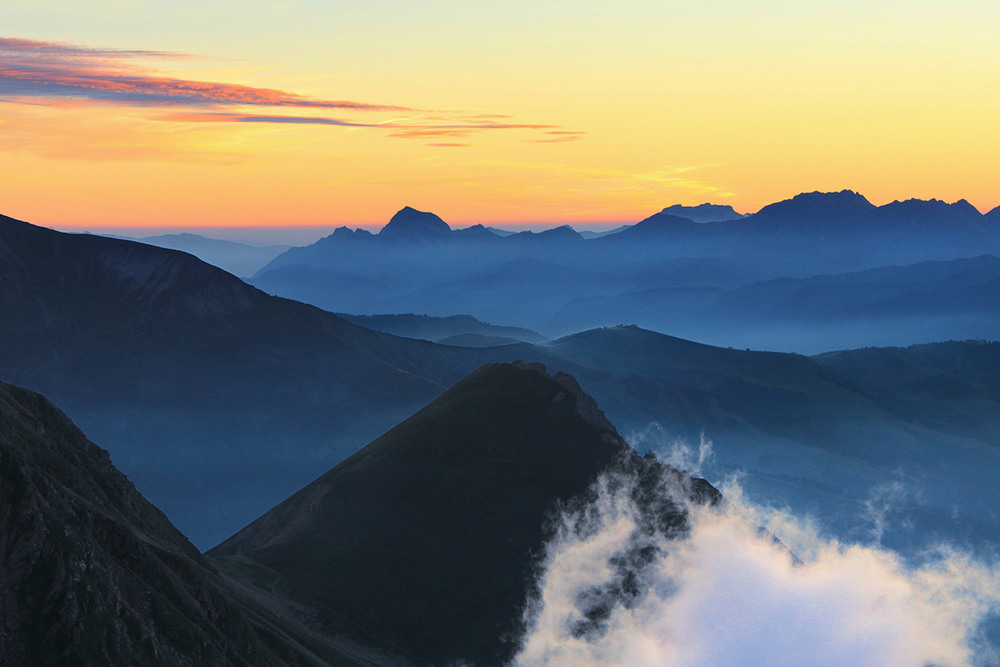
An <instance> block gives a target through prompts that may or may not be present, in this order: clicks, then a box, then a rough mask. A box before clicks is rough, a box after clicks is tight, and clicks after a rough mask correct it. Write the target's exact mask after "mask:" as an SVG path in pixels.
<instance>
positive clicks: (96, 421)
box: [0, 218, 481, 546]
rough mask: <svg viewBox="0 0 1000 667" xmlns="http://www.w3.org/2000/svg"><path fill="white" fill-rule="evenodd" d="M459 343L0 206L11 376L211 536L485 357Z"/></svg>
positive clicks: (2, 349)
mask: <svg viewBox="0 0 1000 667" xmlns="http://www.w3.org/2000/svg"><path fill="white" fill-rule="evenodd" d="M461 352H462V351H461V350H459V349H457V348H455V349H450V348H435V347H434V346H433V345H431V344H430V343H426V342H423V341H415V340H408V339H401V338H395V337H393V336H389V335H386V334H381V333H377V332H373V331H369V330H367V329H363V328H361V327H357V326H355V325H352V324H349V323H347V322H345V321H343V320H341V319H340V318H338V317H336V316H334V315H332V314H330V313H326V312H323V311H320V310H319V309H316V308H314V307H311V306H306V305H304V304H300V303H296V302H292V301H288V300H285V299H280V298H275V297H271V296H268V295H266V294H264V293H263V292H260V291H259V290H257V289H255V288H252V287H250V286H248V285H246V284H245V283H243V282H241V281H240V280H238V279H237V278H235V277H233V276H231V275H230V274H227V273H225V272H223V271H221V270H219V269H216V268H215V267H212V266H209V265H208V264H205V263H204V262H201V261H199V260H198V259H196V258H194V257H192V256H190V255H186V254H184V253H180V252H176V251H171V250H165V249H161V248H156V247H153V246H148V245H143V244H139V243H133V242H129V241H124V240H118V239H109V238H103V237H98V236H90V235H74V234H61V233H58V232H54V231H51V230H47V229H43V228H40V227H35V226H32V225H29V224H27V223H23V222H18V221H15V220H11V219H9V218H5V219H0V378H3V379H5V380H7V381H10V382H14V383H17V384H20V385H23V386H28V387H31V388H32V389H35V390H38V391H41V392H43V393H45V394H46V395H48V396H50V397H52V399H53V400H56V401H58V402H59V404H60V405H62V406H63V407H64V409H66V410H67V412H68V413H70V414H71V415H72V416H73V418H74V420H75V421H77V422H78V423H80V424H81V426H83V427H84V428H85V429H86V430H87V432H88V433H90V434H92V435H93V437H95V439H98V440H99V441H101V442H102V443H104V444H105V445H106V446H107V447H108V448H109V449H111V451H112V453H113V455H114V456H115V461H116V463H117V464H118V465H119V466H120V467H121V468H122V469H123V470H125V472H126V473H127V474H128V475H129V476H130V477H131V478H132V479H133V480H134V481H135V482H136V484H138V485H139V487H140V488H141V489H142V490H143V492H144V493H146V494H147V495H149V497H150V498H151V499H153V500H154V502H155V503H156V504H157V505H158V506H160V507H162V508H163V509H164V510H165V511H166V512H167V513H168V514H169V515H170V516H171V517H172V519H173V520H174V521H175V522H177V523H178V525H180V526H181V527H182V529H183V530H184V531H185V532H186V533H187V534H189V535H190V536H191V537H192V539H194V540H195V541H196V543H200V544H202V545H204V546H208V545H209V544H213V543H215V542H217V541H218V540H219V539H222V538H223V537H225V536H226V535H228V534H230V533H231V532H232V530H233V529H234V528H235V526H238V525H242V524H243V523H245V522H246V521H249V520H250V519H251V518H252V517H253V516H256V515H257V514H259V513H260V512H262V511H264V510H265V509H266V508H267V507H270V506H271V505H273V504H274V503H275V502H277V501H278V500H280V499H281V498H282V497H285V496H286V495H288V493H290V492H292V491H293V490H295V489H297V488H300V487H301V486H302V485H303V484H305V483H307V482H308V481H309V480H311V479H313V478H314V477H315V476H316V475H317V474H318V473H319V472H320V471H322V470H324V469H326V468H327V467H328V466H329V465H332V464H333V463H334V462H336V461H339V460H341V459H342V458H343V457H344V456H346V455H347V454H348V453H351V452H353V451H354V450H355V449H356V447H357V444H356V443H357V442H365V441H367V440H368V439H370V438H372V437H374V436H375V435H377V434H378V433H379V432H381V431H382V430H384V429H385V428H387V427H388V426H390V425H391V424H393V423H396V422H398V421H399V420H400V419H402V418H403V417H405V416H406V415H408V414H411V413H412V411H413V410H415V409H416V408H417V407H419V406H420V405H423V404H425V403H426V402H427V401H428V400H430V399H431V398H433V397H434V396H436V395H437V394H438V393H440V391H442V389H443V388H444V387H445V386H447V385H448V384H450V383H451V382H453V381H454V380H455V379H457V378H458V377H461V376H462V375H464V374H465V373H467V372H468V371H469V370H471V368H474V367H475V366H477V365H479V363H481V362H469V363H464V362H462V363H460V364H459V366H460V367H459V368H457V369H455V368H453V367H452V362H451V361H449V359H453V358H458V355H460V354H461ZM231 522H236V523H235V524H234V523H231ZM223 525H224V527H222V526H223Z"/></svg>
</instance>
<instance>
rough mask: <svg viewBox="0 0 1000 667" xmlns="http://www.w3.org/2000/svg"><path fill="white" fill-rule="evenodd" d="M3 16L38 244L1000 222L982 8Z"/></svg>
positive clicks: (989, 30) (12, 150) (516, 0)
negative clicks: (829, 217) (165, 234)
mask: <svg viewBox="0 0 1000 667" xmlns="http://www.w3.org/2000/svg"><path fill="white" fill-rule="evenodd" d="M3 4H4V5H5V6H4V7H3V23H2V33H3V34H2V35H0V38H2V39H0V176H2V180H0V213H3V214H6V215H9V216H13V217H16V218H20V219H23V220H27V221H30V222H33V223H38V224H44V225H49V226H55V227H58V228H64V229H73V228H81V229H82V228H90V227H114V226H123V227H135V226H143V225H149V226H159V227H163V226H176V227H184V226H206V225H207V226H220V225H240V226H245V225H324V226H328V227H329V226H335V225H342V224H346V225H349V226H358V225H381V224H384V223H385V222H386V221H387V220H388V218H389V217H390V216H391V215H392V213H393V212H395V211H396V210H398V209H399V208H401V207H402V206H404V205H410V206H413V207H415V208H418V209H422V210H430V211H434V212H435V213H437V214H439V215H441V216H442V217H443V218H444V219H445V220H446V221H448V222H449V223H451V224H452V225H458V226H461V225H463V224H472V223H477V222H483V223H486V224H502V223H511V224H515V223H519V224H525V223H536V222H537V223H545V224H546V225H551V224H553V223H562V222H570V223H573V224H577V225H578V226H585V225H584V224H583V223H587V222H609V223H610V222H620V221H625V222H634V221H636V220H639V219H641V218H643V217H646V216H648V215H650V214H652V213H655V212H656V211H658V210H660V209H661V208H663V207H665V206H668V205H671V204H697V203H701V202H712V203H718V204H730V205H732V206H733V207H735V208H736V209H737V210H738V211H740V212H753V211H756V210H757V209H759V208H760V207H761V206H762V205H764V204H767V203H769V202H772V201H777V200H780V199H786V198H788V197H791V196H793V195H795V194H797V193H799V192H803V191H813V190H822V191H829V190H841V189H845V188H846V189H852V190H856V191H859V192H861V193H862V194H864V195H865V196H867V197H868V198H869V199H870V200H871V201H872V202H873V203H875V204H883V203H886V202H889V201H892V200H894V199H905V198H910V197H917V198H921V199H929V198H939V199H944V200H946V201H955V200H957V199H961V198H965V199H968V200H969V201H970V202H971V203H972V204H973V205H975V206H976V207H977V208H979V209H980V211H983V212H986V211H989V210H990V209H992V208H993V207H995V206H997V205H998V204H1000V187H998V185H997V183H998V175H1000V122H998V121H1000V40H998V39H997V38H996V29H997V26H1000V3H997V2H995V0H957V1H956V2H952V3H943V2H926V1H922V0H909V1H907V2H902V1H898V0H885V1H883V2H871V1H870V0H866V1H864V2H861V1H859V0H846V1H843V2H840V3H837V4H835V5H834V4H833V3H825V2H824V3H819V2H811V1H802V0H797V1H793V0H781V1H778V0H768V1H764V0H748V1H737V0H702V1H700V2H684V3H681V2H667V1H664V0H658V1H645V0H618V1H616V2H614V3H612V2H595V1H591V0H574V1H573V2H568V1H565V2H564V1H562V0H560V1H554V2H537V1H535V2H522V1H520V0H513V1H511V0H508V1H507V2H502V3H500V2H476V3H473V2H454V1H450V2H449V1H443V0H424V1H422V2H413V1H409V0H400V1H398V2H379V1H377V0H368V1H364V2H362V1H360V0H347V1H341V2H331V1H329V0H297V1H288V0H283V1H281V2H277V1H263V0H241V1H239V2H237V1H235V0H233V1H230V0H218V1H216V0H198V1H197V2H195V1H193V0H174V1H171V2H165V1H157V2H151V1H139V0H131V1H130V0H107V1H102V2H66V1H60V0H33V1H32V2H30V3H28V2H17V3H15V2H9V1H6V2H3Z"/></svg>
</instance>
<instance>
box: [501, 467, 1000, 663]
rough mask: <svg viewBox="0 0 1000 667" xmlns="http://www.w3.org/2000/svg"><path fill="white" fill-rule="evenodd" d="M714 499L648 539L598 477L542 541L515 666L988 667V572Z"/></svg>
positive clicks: (994, 605)
mask: <svg viewBox="0 0 1000 667" xmlns="http://www.w3.org/2000/svg"><path fill="white" fill-rule="evenodd" d="M689 454H690V455H692V456H693V460H694V461H696V462H697V460H698V458H700V457H699V456H698V455H697V454H696V453H694V452H693V451H692V452H690V453H689ZM664 492H666V493H672V494H673V496H674V498H675V499H679V498H681V497H683V495H684V493H685V491H684V489H680V488H675V489H674V491H672V492H671V491H670V490H669V489H668V488H665V490H664ZM725 493H726V494H727V498H728V502H725V503H723V504H721V505H719V506H716V507H708V506H689V507H688V521H689V525H690V531H689V532H688V533H687V535H686V536H684V537H680V538H674V539H671V537H670V536H668V535H664V534H662V533H659V532H655V531H654V532H653V533H650V532H649V530H648V522H645V521H644V520H643V518H642V510H641V508H638V507H637V506H636V504H635V502H634V500H633V497H634V494H632V493H631V491H630V490H629V483H628V481H627V480H626V481H625V482H622V481H621V480H618V481H617V482H616V481H609V480H608V479H607V478H605V479H602V480H601V481H600V482H599V484H598V486H597V487H596V491H595V495H594V500H593V502H591V503H590V504H589V505H587V506H586V507H585V508H582V509H577V510H576V511H574V512H567V513H566V515H565V516H564V517H563V520H562V523H561V527H560V529H559V530H558V532H557V534H556V536H555V537H554V538H553V540H552V541H551V543H550V544H549V545H548V550H547V558H546V561H545V565H544V568H543V570H542V572H541V573H540V575H539V578H538V589H537V593H536V595H535V596H534V598H533V600H532V602H531V604H530V605H529V608H528V610H527V612H526V615H525V621H526V626H527V628H528V630H527V632H526V634H525V636H524V638H523V643H522V646H521V650H520V653H519V654H518V656H517V658H516V659H515V664H517V665H525V666H527V665H532V666H535V665H568V664H572V665H580V666H584V667H586V666H592V667H598V666H605V665H607V666H610V665H631V666H636V667H643V666H647V665H648V666H650V667H652V666H654V665H655V666H658V667H702V666H704V667H708V666H710V665H742V666H754V665H761V666H764V665H767V666H773V665H817V666H823V665H830V666H831V667H832V666H833V665H837V666H842V665H871V666H873V667H874V666H879V667H881V666H885V665H892V666H893V667H906V666H913V667H924V666H925V665H940V666H950V667H965V666H973V665H987V664H997V658H998V656H997V654H996V653H995V652H994V650H993V648H992V647H991V646H990V645H989V643H988V642H987V641H986V640H985V639H984V637H983V634H982V630H981V627H982V623H983V621H984V620H985V619H987V618H989V617H990V616H991V615H993V614H995V613H996V611H997V609H998V605H1000V568H998V567H997V565H996V564H995V563H986V562H983V561H979V560H976V559H974V558H972V557H971V556H969V555H967V554H964V553H962V552H959V551H956V550H954V549H950V548H945V547H942V548H939V549H938V550H936V551H935V552H934V553H933V554H928V555H926V557H925V558H924V559H922V564H921V565H919V566H909V565H907V564H906V563H905V562H904V561H903V559H902V558H900V557H899V556H898V555H897V554H895V553H893V552H891V551H889V550H886V549H882V548H880V547H878V546H871V545H868V546H865V545H859V544H844V543H841V542H838V541H836V540H833V539H829V538H825V537H823V536H822V535H821V534H820V533H819V532H818V531H817V530H816V527H815V525H811V524H808V523H803V522H800V521H798V520H797V519H796V518H795V517H792V516H789V515H788V514H787V513H783V512H778V511H775V510H771V509H766V508H760V507H755V506H751V505H749V504H747V503H745V502H744V501H743V500H742V495H741V493H740V492H739V489H738V487H736V486H732V485H730V486H729V487H727V488H726V490H725ZM761 526H767V527H769V528H770V529H771V530H772V531H773V534H772V533H769V532H764V531H762V530H761V528H760V527H761ZM782 531H784V532H782ZM773 535H777V536H778V537H779V538H782V539H786V535H787V536H788V537H789V538H791V539H790V542H792V543H794V545H795V547H794V548H796V549H801V551H799V550H796V553H795V556H793V555H792V553H791V551H789V549H788V548H786V547H785V546H783V545H782V544H781V543H778V542H776V541H775V539H774V536H773ZM637 549H638V552H637ZM634 553H644V554H647V556H648V557H647V558H645V559H640V560H636V559H629V558H627V557H626V556H627V555H628V554H634ZM796 556H797V557H798V558H796ZM622 563H628V564H630V565H628V567H625V568H623V566H622ZM623 581H627V584H628V585H627V586H623V585H622V582H623ZM622 591H626V592H627V594H622ZM609 592H610V597H609ZM602 595H603V599H602V597H601V596H602ZM595 598H596V599H598V603H597V604H595ZM595 609H596V610H597V611H596V612H595Z"/></svg>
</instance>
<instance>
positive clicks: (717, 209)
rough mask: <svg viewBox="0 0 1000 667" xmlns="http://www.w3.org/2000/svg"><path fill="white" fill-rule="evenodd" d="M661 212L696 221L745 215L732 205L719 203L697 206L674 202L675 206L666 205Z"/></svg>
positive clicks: (718, 219) (728, 218)
mask: <svg viewBox="0 0 1000 667" xmlns="http://www.w3.org/2000/svg"><path fill="white" fill-rule="evenodd" d="M660 213H666V214H668V215H676V216H677V217H679V218H687V219H688V220H693V221H694V222H725V221H728V220H739V219H740V218H742V217H743V216H742V215H741V214H739V213H737V212H736V211H735V210H734V209H733V207H732V206H720V205H719V204H698V205H697V206H682V205H680V204H674V205H673V206H668V207H666V208H665V209H663V210H662V211H660Z"/></svg>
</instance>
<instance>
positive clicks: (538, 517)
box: [210, 363, 719, 665]
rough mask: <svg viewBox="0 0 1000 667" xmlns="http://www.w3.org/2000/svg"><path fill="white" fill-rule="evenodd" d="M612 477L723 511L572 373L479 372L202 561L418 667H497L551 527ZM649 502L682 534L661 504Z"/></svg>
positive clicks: (507, 653)
mask: <svg viewBox="0 0 1000 667" xmlns="http://www.w3.org/2000/svg"><path fill="white" fill-rule="evenodd" d="M609 466H613V467H627V468H629V469H632V470H635V471H638V472H639V474H640V475H649V476H651V477H657V478H658V477H659V475H660V474H661V472H663V471H665V472H667V473H668V474H671V475H674V476H675V477H676V480H677V483H678V484H679V485H685V484H686V485H688V486H687V487H685V488H687V489H688V491H687V494H688V497H690V498H693V499H696V500H699V501H701V502H704V501H712V502H715V501H717V500H718V499H719V495H718V492H717V491H715V490H714V489H713V488H712V487H711V486H709V485H708V484H707V483H706V482H704V481H701V480H691V479H690V478H688V477H687V476H686V475H682V474H680V473H677V472H676V471H673V472H670V471H669V470H667V469H666V467H665V466H661V465H659V464H657V463H655V462H654V461H652V460H643V459H641V458H640V457H639V456H638V455H637V454H636V453H635V452H634V451H633V450H632V449H631V448H630V447H629V446H628V445H627V444H626V443H625V441H624V440H622V439H621V437H620V436H619V435H618V433H617V431H616V430H615V428H614V426H612V425H611V423H610V422H608V421H607V420H606V419H605V417H604V415H603V413H602V412H601V411H600V409H599V408H598V407H597V404H596V403H594V401H593V400H592V399H591V398H590V397H588V396H587V395H586V394H584V393H583V392H582V390H581V389H580V387H579V385H577V384H576V381H575V380H574V379H573V378H572V377H571V376H568V375H565V374H560V373H557V374H555V375H551V376H550V375H548V374H547V373H546V371H545V369H544V367H542V366H540V365H535V364H523V363H515V364H513V365H506V364H494V365H488V366H485V367H483V368H481V369H479V370H478V371H476V372H474V373H473V374H472V375H470V376H468V377H466V378H465V379H464V380H462V381H461V382H459V383H458V384H456V385H455V386H453V387H452V388H450V389H449V390H448V391H446V392H445V393H444V394H443V395H442V396H441V397H439V398H438V399H437V400H435V401H434V402H433V403H431V404H430V405H428V406H427V407H426V408H424V409H423V410H421V411H420V412H418V413H417V414H416V415H414V416H413V417H411V418H409V419H407V420H406V421H404V422H403V423H402V424H400V425H399V426H397V427H396V428H394V429H392V430H390V431H389V432H388V433H386V434H385V435H383V436H382V437H380V438H378V439H376V440H375V441H373V442H372V443H371V444H369V445H368V446H367V447H365V448H364V449H362V450H361V451H359V452H358V453H357V454H355V455H354V456H352V457H350V458H349V459H347V460H346V461H344V462H343V463H341V464H340V465H338V466H337V467H335V468H334V469H332V470H331V471H329V472H328V473H326V474H325V475H323V476H322V477H320V478H319V479H318V480H316V481H315V482H313V483H312V484H310V485H309V486H308V487H306V488H305V489H303V490H302V491H300V492H299V493H297V494H295V495H293V496H292V497H291V498H289V499H288V500H286V501H285V502H283V503H282V504H280V505H279V506H278V507H276V508H275V509H273V510H271V511H270V512H268V513H267V514H265V515H264V516H263V517H261V518H260V519H258V520H257V521H255V522H254V523H252V524H251V525H250V526H248V527H247V528H245V529H244V530H242V531H240V532H239V533H238V534H237V535H235V536H234V537H232V538H231V539H229V540H227V541H226V542H224V543H223V544H222V545H220V546H219V547H217V548H216V549H214V550H212V551H211V552H210V555H211V556H213V557H215V558H221V559H223V562H224V563H225V564H226V567H227V569H230V571H232V572H234V573H243V575H244V576H249V577H250V578H254V577H258V578H259V577H261V576H262V575H261V574H260V572H261V571H264V572H268V573H273V574H274V575H277V577H278V581H279V582H280V583H279V584H277V588H278V590H284V591H286V592H287V594H288V595H289V596H290V597H291V598H292V599H294V600H296V601H299V602H302V603H305V604H307V605H309V606H311V607H313V608H315V609H316V610H318V618H319V619H320V621H321V623H322V624H323V626H324V627H325V628H327V629H328V630H331V631H346V632H348V633H350V634H352V635H354V636H356V637H366V638H367V639H368V640H369V641H373V642H377V643H385V644H388V645H390V646H392V647H395V648H396V649H397V650H399V651H400V652H401V653H402V654H404V655H408V656H410V657H411V658H413V659H414V660H415V661H417V662H419V663H420V664H453V661H455V660H459V659H466V660H471V661H472V662H474V663H475V664H478V665H497V664H501V663H502V662H503V661H505V660H507V659H509V658H510V657H511V656H512V655H513V650H514V649H515V648H516V645H515V643H514V640H515V638H516V637H517V636H518V635H519V634H520V621H521V614H522V612H523V609H524V605H525V603H526V599H527V594H528V592H529V586H530V585H531V581H532V579H533V573H534V567H535V565H536V564H537V559H538V558H539V557H540V556H541V554H542V547H543V543H544V540H545V538H546V537H547V535H548V531H547V528H546V526H547V521H548V520H549V519H550V518H552V517H553V514H552V513H553V512H555V511H556V510H557V509H558V507H559V504H560V503H566V502H568V501H570V500H571V499H573V498H576V497H578V496H580V494H582V493H583V492H584V491H585V490H587V488H588V487H589V486H590V484H591V483H593V482H594V481H595V480H596V478H597V475H598V473H600V472H601V471H603V470H605V469H607V468H608V467H609ZM649 503H653V504H655V511H656V512H657V516H658V517H659V518H658V521H660V522H661V523H663V524H664V525H669V526H673V529H674V530H682V529H683V526H684V523H685V514H684V512H683V511H682V510H681V508H679V507H678V506H676V505H674V504H673V503H672V501H670V500H669V499H666V498H658V499H657V500H655V501H653V500H649V499H647V504H649ZM650 507H652V505H650Z"/></svg>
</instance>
